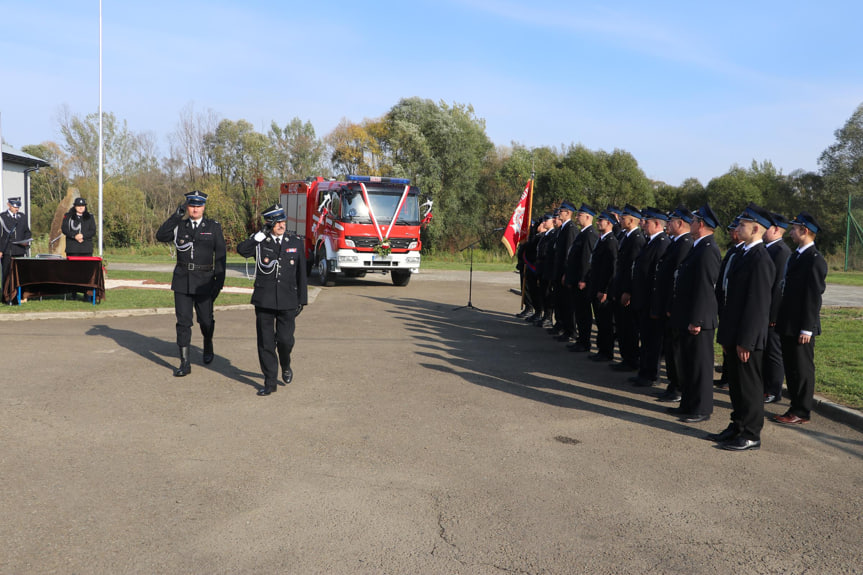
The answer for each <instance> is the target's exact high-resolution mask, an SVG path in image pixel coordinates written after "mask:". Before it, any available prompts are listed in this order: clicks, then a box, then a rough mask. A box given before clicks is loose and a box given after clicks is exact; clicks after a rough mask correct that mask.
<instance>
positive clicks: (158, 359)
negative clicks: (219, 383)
mask: <svg viewBox="0 0 863 575" xmlns="http://www.w3.org/2000/svg"><path fill="white" fill-rule="evenodd" d="M86 335H90V336H102V337H106V338H108V339H111V340H114V342H115V343H116V344H117V345H119V346H120V347H123V348H125V349H128V350H129V351H131V352H133V353H135V354H137V355H139V356H141V357H142V358H144V359H146V360H148V361H152V362H153V363H155V364H156V365H159V366H161V367H165V368H166V369H168V370H171V371H173V370H174V368H175V367H176V365H174V364H173V363H169V362H168V361H166V360H165V359H164V358H165V357H171V356H174V355H176V354H177V345H176V344H175V343H174V342H169V341H164V340H162V339H159V338H157V337H151V336H147V335H141V334H140V333H137V332H134V331H129V330H126V329H116V328H113V327H110V326H107V325H94V326H93V327H91V328H90V329H89V330H87V333H86ZM197 352H198V356H199V357H200V350H197ZM193 366H194V367H196V368H199V369H209V370H212V371H215V372H216V373H218V374H220V375H223V376H225V377H228V378H230V379H233V380H235V381H238V382H240V383H242V384H244V385H248V386H250V387H254V388H255V389H263V387H264V386H263V385H262V384H259V383H256V382H255V381H253V380H252V379H250V377H260V374H258V373H255V372H250V371H244V370H241V369H239V368H237V367H234V366H233V365H231V361H230V360H229V359H227V358H224V357H222V356H219V355H217V356H216V358H215V359H214V360H213V363H211V364H210V365H200V364H195V363H193Z"/></svg>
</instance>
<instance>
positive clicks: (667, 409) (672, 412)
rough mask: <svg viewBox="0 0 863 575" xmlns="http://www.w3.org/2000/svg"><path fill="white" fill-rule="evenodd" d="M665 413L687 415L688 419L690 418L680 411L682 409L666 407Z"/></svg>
mask: <svg viewBox="0 0 863 575" xmlns="http://www.w3.org/2000/svg"><path fill="white" fill-rule="evenodd" d="M665 412H666V413H670V414H671V415H685V416H686V417H689V414H688V413H686V412H685V411H683V410H682V409H680V407H666V408H665Z"/></svg>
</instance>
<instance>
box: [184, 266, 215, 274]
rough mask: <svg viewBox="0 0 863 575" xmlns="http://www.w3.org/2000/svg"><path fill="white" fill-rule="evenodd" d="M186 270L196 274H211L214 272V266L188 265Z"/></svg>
mask: <svg viewBox="0 0 863 575" xmlns="http://www.w3.org/2000/svg"><path fill="white" fill-rule="evenodd" d="M186 269H187V270H189V271H195V272H211V271H213V266H206V265H203V264H186Z"/></svg>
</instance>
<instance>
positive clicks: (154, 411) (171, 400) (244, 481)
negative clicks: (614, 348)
mask: <svg viewBox="0 0 863 575" xmlns="http://www.w3.org/2000/svg"><path fill="white" fill-rule="evenodd" d="M516 277H517V276H515V275H514V274H486V273H478V272H474V274H473V278H472V282H469V280H468V273H467V271H464V272H463V273H462V272H430V273H422V274H420V275H418V276H415V277H414V278H413V279H412V281H411V283H410V285H409V286H407V287H403V288H402V287H394V286H392V285H391V283H390V281H389V278H384V277H375V276H370V277H367V278H365V279H363V280H353V281H350V282H347V283H344V284H341V285H337V286H335V287H332V288H324V289H320V290H316V292H315V293H316V298H315V301H314V303H313V304H311V305H309V306H308V307H307V308H306V309H305V310H304V311H303V313H302V315H301V316H300V317H299V318H298V326H297V345H296V348H295V350H294V354H293V364H292V366H293V368H294V373H295V378H294V382H293V383H292V384H290V385H289V386H281V387H280V388H279V390H278V392H277V393H275V394H273V395H271V396H269V397H264V398H262V397H258V396H256V395H255V392H256V390H257V389H258V388H259V387H260V386H261V385H262V384H263V380H262V377H261V375H260V371H259V368H258V364H257V356H256V352H255V329H254V313H253V311H252V310H251V309H250V308H248V306H245V307H241V308H234V309H218V310H217V311H216V336H215V346H216V354H217V357H216V360H215V361H214V362H213V363H212V364H211V365H209V366H203V365H202V364H201V361H200V353H201V349H200V345H201V341H200V336H199V335H197V334H196V335H195V339H194V341H193V356H192V359H193V367H192V373H191V374H190V375H189V376H187V377H184V378H175V377H173V376H172V375H171V373H172V368H173V367H174V366H175V365H176V363H177V358H176V345H175V344H174V321H173V318H172V317H171V316H170V315H169V314H164V315H159V314H152V313H150V314H147V315H143V316H137V317H109V316H103V315H96V314H95V313H90V312H85V313H84V314H82V315H79V316H78V317H75V318H69V319H61V318H55V319H53V320H51V321H26V322H17V323H14V324H7V325H6V326H5V327H6V329H4V330H3V335H2V336H0V338H2V340H0V342H2V345H0V347H2V349H3V354H4V355H3V357H4V360H5V361H4V379H3V383H2V384H0V405H2V407H3V418H2V419H0V438H2V441H0V462H2V467H0V469H2V473H0V492H2V493H3V497H2V498H0V516H2V517H3V521H2V522H0V573H3V574H6V573H8V574H13V573H14V574H28V573H95V574H101V573H111V574H113V573H147V574H149V573H208V574H220V573H225V574H227V573H232V574H245V573H249V574H252V573H302V574H306V573H393V574H401V573H423V574H424V573H431V574H437V573H447V574H450V573H464V574H499V573H529V574H557V573H560V574H571V573H597V574H616V575H617V574H660V573H661V574H666V573H675V574H676V573H681V574H682V573H694V574H728V573H734V574H749V573H755V574H768V573H770V574H772V573H777V574H778V573H830V574H833V573H845V574H850V573H863V548H861V546H860V533H863V500H861V498H860V493H861V487H863V479H861V478H863V434H861V433H860V432H859V431H858V430H856V429H854V428H852V427H850V426H848V425H845V424H843V423H841V422H837V421H835V420H833V419H830V418H826V417H821V416H818V417H814V418H813V420H812V422H811V423H810V424H808V425H805V426H798V427H792V428H787V427H782V426H779V425H776V424H773V423H771V422H766V423H765V429H764V432H763V436H762V438H763V446H762V448H761V450H760V451H751V452H745V453H729V452H726V451H722V450H719V449H717V448H716V447H715V446H714V445H713V444H712V443H710V442H708V441H705V440H704V439H703V436H704V435H705V434H706V433H708V432H716V431H719V430H721V429H723V428H724V427H725V425H726V424H727V421H728V417H729V412H730V401H729V398H728V395H727V392H723V391H717V392H716V411H715V412H714V414H713V417H712V419H711V420H710V421H707V422H704V423H699V424H694V425H687V424H683V423H680V422H678V421H677V420H676V418H674V417H672V416H670V415H668V414H666V413H665V405H664V404H660V403H657V402H656V401H654V397H653V395H651V393H650V391H651V390H643V389H639V388H634V387H632V386H630V385H628V384H627V383H626V381H625V379H626V378H625V376H623V375H619V374H615V373H612V372H611V371H610V370H608V369H607V368H606V367H605V366H602V365H596V364H594V363H593V362H590V361H587V360H586V359H584V357H583V354H574V353H570V352H567V351H566V350H565V348H564V346H563V344H559V343H556V342H553V341H551V340H550V338H549V337H548V336H547V335H546V334H545V333H544V332H543V331H542V330H540V329H537V328H535V327H532V326H528V325H526V324H525V322H522V321H520V320H517V319H516V318H514V317H513V314H514V313H515V312H516V311H518V300H517V297H516V296H514V295H513V294H512V290H513V289H516V288H517V283H518V282H517V279H516ZM468 302H470V303H471V306H470V307H466V306H467V303H468ZM784 407H785V405H783V404H779V405H769V406H767V410H768V413H781V412H782V411H784Z"/></svg>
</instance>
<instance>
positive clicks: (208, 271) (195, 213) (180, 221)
mask: <svg viewBox="0 0 863 575" xmlns="http://www.w3.org/2000/svg"><path fill="white" fill-rule="evenodd" d="M185 196H186V201H185V202H184V203H183V204H181V205H180V207H179V208H177V211H176V212H174V213H173V214H172V215H171V217H170V218H168V219H167V220H166V221H165V223H163V224H162V225H161V226H159V229H158V230H157V231H156V240H158V241H160V242H173V243H174V247H175V248H176V249H177V264H176V265H175V266H174V277H173V278H172V280H171V289H172V290H174V310H175V312H176V315H177V346H178V347H179V348H180V366H179V367H178V368H177V369H175V370H174V375H175V376H177V377H183V376H184V375H188V374H189V373H191V371H192V365H191V362H190V360H189V345H190V344H191V341H192V309H194V310H195V313H196V315H197V317H198V325H200V326H201V334H203V336H204V363H210V362H212V361H213V358H214V352H213V333H214V331H215V329H216V322H215V319H214V317H213V302H214V301H215V300H216V298H217V297H219V293H221V291H222V286H224V285H225V260H226V256H227V248H226V247H225V237H224V236H223V235H222V226H221V225H220V224H219V222H217V221H216V220H211V219H208V218H205V217H204V209H205V206H206V204H207V194H204V193H202V192H198V191H195V192H189V193H188V194H185ZM187 213H188V215H189V217H188V219H184V216H185V215H186V214H187Z"/></svg>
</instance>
